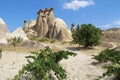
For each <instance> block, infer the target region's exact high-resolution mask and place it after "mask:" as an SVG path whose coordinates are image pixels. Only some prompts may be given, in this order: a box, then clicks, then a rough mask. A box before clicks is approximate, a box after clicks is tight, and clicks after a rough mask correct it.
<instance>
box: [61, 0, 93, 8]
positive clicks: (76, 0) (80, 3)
mask: <svg viewBox="0 0 120 80" xmlns="http://www.w3.org/2000/svg"><path fill="white" fill-rule="evenodd" d="M90 5H94V2H93V0H72V1H71V2H66V3H64V5H63V8H64V9H72V10H78V9H79V8H84V7H87V6H90Z"/></svg>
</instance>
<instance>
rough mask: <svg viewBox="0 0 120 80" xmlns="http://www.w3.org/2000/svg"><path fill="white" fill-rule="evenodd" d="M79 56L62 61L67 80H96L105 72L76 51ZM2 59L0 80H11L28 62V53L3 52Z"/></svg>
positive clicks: (86, 56)
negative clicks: (26, 57)
mask: <svg viewBox="0 0 120 80" xmlns="http://www.w3.org/2000/svg"><path fill="white" fill-rule="evenodd" d="M74 52H75V53H77V56H75V57H72V56H70V57H69V59H67V60H62V61H61V62H60V64H61V65H62V66H63V67H64V68H65V70H66V71H67V75H68V76H67V80H94V79H95V78H96V77H98V76H101V75H102V73H103V72H104V70H103V69H102V68H101V67H100V66H98V65H93V64H92V63H93V62H95V61H94V60H93V59H91V58H92V56H90V55H87V54H85V53H82V52H81V51H74ZM2 54H3V55H2V58H1V59H0V80H9V79H10V78H13V77H14V75H15V74H17V72H18V71H19V70H20V69H21V68H22V65H23V64H25V63H26V62H27V61H26V59H25V56H27V55H29V54H26V53H20V52H19V53H18V52H7V51H5V52H3V53H2Z"/></svg>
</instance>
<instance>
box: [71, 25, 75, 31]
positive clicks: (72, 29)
mask: <svg viewBox="0 0 120 80" xmlns="http://www.w3.org/2000/svg"><path fill="white" fill-rule="evenodd" d="M74 31H75V25H74V24H73V23H72V24H71V32H72V33H73V32H74Z"/></svg>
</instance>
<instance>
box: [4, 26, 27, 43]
mask: <svg viewBox="0 0 120 80" xmlns="http://www.w3.org/2000/svg"><path fill="white" fill-rule="evenodd" d="M14 37H21V38H22V39H23V41H27V40H28V38H27V35H26V34H25V32H24V31H23V29H22V28H21V27H20V28H17V29H16V30H15V31H14V32H12V33H9V34H7V35H6V38H7V39H8V40H9V39H11V38H14Z"/></svg>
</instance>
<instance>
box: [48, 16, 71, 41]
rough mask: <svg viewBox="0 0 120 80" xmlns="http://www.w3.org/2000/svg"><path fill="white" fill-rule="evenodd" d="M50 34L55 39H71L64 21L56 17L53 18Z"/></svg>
mask: <svg viewBox="0 0 120 80" xmlns="http://www.w3.org/2000/svg"><path fill="white" fill-rule="evenodd" d="M51 31H52V30H51ZM50 35H52V38H53V39H57V40H60V41H70V40H72V36H71V31H70V30H68V29H67V25H66V23H65V22H64V21H63V20H62V19H60V18H56V19H55V20H54V28H53V33H52V34H50Z"/></svg>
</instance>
